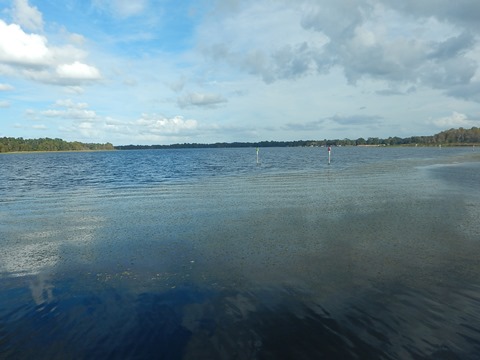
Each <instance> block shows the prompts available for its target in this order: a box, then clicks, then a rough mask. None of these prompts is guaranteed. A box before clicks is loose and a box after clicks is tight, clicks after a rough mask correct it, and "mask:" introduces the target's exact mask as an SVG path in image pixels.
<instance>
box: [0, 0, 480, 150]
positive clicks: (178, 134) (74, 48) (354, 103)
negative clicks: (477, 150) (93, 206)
mask: <svg viewBox="0 0 480 360" xmlns="http://www.w3.org/2000/svg"><path fill="white" fill-rule="evenodd" d="M479 19H480V1H478V0H456V1H451V0H402V1H398V0H295V1H291V0H255V1H250V0H241V1H240V0H195V1H194V0H182V1H180V0H135V1H134V0H64V1H57V0H13V1H12V0H0V137H4V136H7V137H23V138H28V139H31V138H44V137H50V138H61V139H64V140H67V141H82V142H96V143H105V142H110V143H112V144H114V145H128V144H145V145H148V144H173V143H185V142H186V143H214V142H234V141H246V142H257V141H271V140H273V141H291V140H323V139H345V138H349V139H357V138H360V137H363V138H365V139H366V138H368V137H380V138H388V137H390V136H399V137H409V136H415V135H433V134H436V133H438V132H440V131H443V130H447V129H450V128H458V127H464V128H471V127H473V126H477V127H479V126H480V20H479Z"/></svg>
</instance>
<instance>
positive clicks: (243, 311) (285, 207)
mask: <svg viewBox="0 0 480 360" xmlns="http://www.w3.org/2000/svg"><path fill="white" fill-rule="evenodd" d="M255 156H256V153H255V149H196V150H190V149H184V150H155V151H118V152H98V153H44V154H5V155H2V156H0V169H1V170H0V220H1V222H0V242H1V250H0V289H1V293H0V358H11V359H30V358H37V359H65V358H72V359H91V358H113V359H116V358H118V359H126V358H135V359H138V358H163V359H232V358H237V359H257V358H259V359H278V358H291V359H312V358H335V359H338V358H352V359H354V358H360V359H377V358H378V359H405V358H432V359H442V358H460V359H470V358H471V359H474V358H477V354H478V353H480V321H479V320H480V319H479V318H480V280H479V279H480V276H479V275H480V274H479V273H480V268H479V266H478V263H479V261H478V260H479V259H478V254H479V253H480V252H479V250H480V225H479V221H478V220H479V219H480V205H479V204H480V202H479V200H480V199H479V198H480V193H479V191H478V189H477V184H478V183H480V161H479V160H480V154H479V153H477V152H475V151H472V149H466V148H463V149H441V150H440V149H438V148H351V147H348V148H347V147H346V148H334V149H333V150H332V164H331V165H330V166H329V165H327V163H326V160H327V158H326V150H325V149H324V148H271V149H270V148H268V149H263V148H262V149H260V164H256V158H255Z"/></svg>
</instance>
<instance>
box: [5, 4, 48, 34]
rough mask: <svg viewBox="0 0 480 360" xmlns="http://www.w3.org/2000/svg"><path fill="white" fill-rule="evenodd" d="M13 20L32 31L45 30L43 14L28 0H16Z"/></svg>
mask: <svg viewBox="0 0 480 360" xmlns="http://www.w3.org/2000/svg"><path fill="white" fill-rule="evenodd" d="M12 17H13V21H14V22H15V23H17V24H19V25H21V26H22V27H23V28H24V29H27V30H31V31H42V30H43V16H42V13H41V12H40V11H38V9H37V8H36V7H35V6H30V4H29V3H28V0H15V1H14V5H13V10H12Z"/></svg>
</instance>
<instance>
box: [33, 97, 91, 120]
mask: <svg viewBox="0 0 480 360" xmlns="http://www.w3.org/2000/svg"><path fill="white" fill-rule="evenodd" d="M54 107H55V108H53V109H48V110H44V111H41V112H40V115H43V116H45V117H49V118H61V119H69V120H83V121H85V120H88V121H93V120H95V119H97V118H98V116H97V114H96V113H95V111H93V110H89V109H88V104H87V103H75V102H73V101H72V100H70V99H66V100H57V101H56V102H55V104H54ZM58 108H60V109H58Z"/></svg>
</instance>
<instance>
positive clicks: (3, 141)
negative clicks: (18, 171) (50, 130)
mask: <svg viewBox="0 0 480 360" xmlns="http://www.w3.org/2000/svg"><path fill="white" fill-rule="evenodd" d="M85 150H114V147H113V145H112V144H110V143H106V144H86V143H81V142H79V141H73V142H68V141H65V140H62V139H50V138H43V139H24V138H12V137H3V138H0V152H16V151H85Z"/></svg>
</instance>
